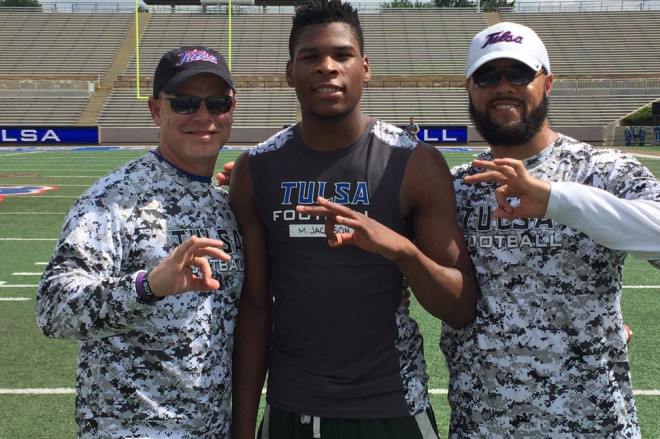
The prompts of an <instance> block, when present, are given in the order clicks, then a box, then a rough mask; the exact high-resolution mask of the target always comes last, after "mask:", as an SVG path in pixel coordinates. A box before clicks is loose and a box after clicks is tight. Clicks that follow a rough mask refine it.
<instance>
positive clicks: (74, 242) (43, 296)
mask: <svg viewBox="0 0 660 439" xmlns="http://www.w3.org/2000/svg"><path fill="white" fill-rule="evenodd" d="M123 216H124V215H123V213H121V212H120V213H118V211H117V208H116V207H115V208H113V207H112V206H111V207H107V206H106V207H99V206H98V204H97V203H94V202H88V203H84V202H80V201H79V202H77V203H76V204H75V205H74V206H73V207H72V209H71V211H70V212H69V213H68V215H67V217H66V219H65V222H64V227H63V231H62V234H61V236H60V239H59V241H58V244H57V246H56V248H55V252H54V254H53V258H52V259H51V262H50V263H49V265H48V267H47V268H46V270H45V271H44V274H43V276H42V278H41V282H40V283H39V289H38V293H37V303H36V317H37V323H38V325H39V327H40V328H41V330H42V331H43V332H44V334H45V335H47V336H50V337H56V338H73V339H85V338H101V337H106V336H110V335H116V334H119V333H122V332H125V331H127V330H129V329H131V328H133V327H134V325H135V324H136V322H139V321H140V320H142V319H143V317H142V316H143V315H144V314H145V313H147V312H148V311H149V308H150V307H151V306H153V305H148V304H144V303H142V302H141V301H139V300H138V296H137V294H136V291H135V278H136V276H137V270H134V271H133V272H129V271H127V270H126V267H125V266H124V264H123V262H122V261H123V260H124V259H125V258H124V255H129V254H131V253H132V252H131V249H130V248H127V246H128V244H129V243H130V242H131V240H130V239H128V237H130V235H131V227H130V225H128V224H127V223H126V222H125V221H124V220H123V219H122V217H123Z"/></svg>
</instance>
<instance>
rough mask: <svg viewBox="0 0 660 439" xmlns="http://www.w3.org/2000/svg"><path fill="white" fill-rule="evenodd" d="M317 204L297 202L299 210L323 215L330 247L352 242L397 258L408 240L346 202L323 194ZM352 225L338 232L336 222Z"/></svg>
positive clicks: (370, 250) (374, 251)
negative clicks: (342, 203)
mask: <svg viewBox="0 0 660 439" xmlns="http://www.w3.org/2000/svg"><path fill="white" fill-rule="evenodd" d="M317 202H318V205H317V206H303V205H299V206H296V210H297V211H298V212H300V213H304V214H308V215H312V216H324V217H325V218H326V221H325V234H326V236H327V237H328V244H329V245H330V246H331V247H340V246H342V245H355V246H357V247H360V248H361V249H363V250H366V251H369V252H372V253H378V254H380V255H382V256H384V257H386V258H387V259H390V260H393V261H394V260H396V259H397V258H398V257H400V255H401V252H403V251H405V247H406V246H410V245H412V243H411V241H410V240H408V239H407V238H405V237H403V236H401V235H399V234H398V233H396V232H395V231H393V230H391V229H390V228H388V227H386V226H384V225H382V224H381V223H379V222H378V221H376V220H374V219H372V218H369V217H368V216H366V215H364V214H362V213H360V212H356V211H354V210H352V209H350V208H349V207H347V206H344V205H341V204H337V203H333V202H332V201H329V200H327V199H325V198H323V197H318V198H317ZM337 224H339V225H343V226H346V227H350V228H351V229H353V231H351V232H337V231H335V225H337Z"/></svg>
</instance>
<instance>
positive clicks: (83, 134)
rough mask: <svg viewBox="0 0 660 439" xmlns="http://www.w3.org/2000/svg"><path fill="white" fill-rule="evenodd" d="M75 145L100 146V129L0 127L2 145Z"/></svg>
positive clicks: (0, 142)
mask: <svg viewBox="0 0 660 439" xmlns="http://www.w3.org/2000/svg"><path fill="white" fill-rule="evenodd" d="M60 143H61V144H64V143H75V144H78V145H86V144H93V145H98V144H99V143H100V139H99V129H98V127H50V128H44V127H28V126H23V127H2V126H0V144H2V145H16V144H31V145H52V144H60Z"/></svg>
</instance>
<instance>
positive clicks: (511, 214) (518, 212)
mask: <svg viewBox="0 0 660 439" xmlns="http://www.w3.org/2000/svg"><path fill="white" fill-rule="evenodd" d="M472 165H473V166H474V167H475V168H481V169H489V171H488V172H484V173H481V174H474V175H470V176H467V177H465V182H466V183H468V184H474V183H499V184H501V186H500V187H498V188H497V189H496V190H495V199H496V201H497V205H498V206H499V207H498V209H497V210H495V212H493V215H495V217H497V218H506V219H509V220H511V219H515V218H543V216H544V215H545V211H546V209H547V207H548V200H549V198H550V183H548V182H546V181H542V180H539V179H537V178H534V177H532V176H531V175H529V173H528V172H527V169H525V165H524V164H523V163H522V162H521V161H520V160H515V159H509V158H504V159H495V160H493V161H489V160H473V161H472ZM513 197H517V198H518V199H519V203H516V202H513V203H512V201H511V198H513Z"/></svg>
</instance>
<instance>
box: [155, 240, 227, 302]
mask: <svg viewBox="0 0 660 439" xmlns="http://www.w3.org/2000/svg"><path fill="white" fill-rule="evenodd" d="M222 247H224V243H223V242H222V241H220V240H217V239H210V238H198V237H196V236H192V237H190V238H188V239H187V240H185V241H184V242H183V244H181V245H180V246H178V247H177V248H176V249H174V251H173V252H172V253H171V254H170V255H169V256H168V257H167V258H165V260H163V261H162V262H161V263H160V264H158V265H157V266H156V267H155V268H154V269H153V270H151V272H150V273H149V285H150V286H151V290H152V292H153V294H154V296H157V297H162V296H171V295H176V294H180V293H185V292H186V291H213V290H217V289H219V288H220V282H218V280H216V279H213V271H212V270H211V266H210V264H209V261H208V259H206V256H208V257H211V258H214V259H220V260H223V261H228V260H230V259H231V257H230V256H229V255H228V254H227V253H225V252H223V251H222V250H221V248H222ZM193 266H194V267H197V268H198V269H199V271H200V272H201V277H200V276H197V275H195V273H194V272H193V269H192V267H193Z"/></svg>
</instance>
